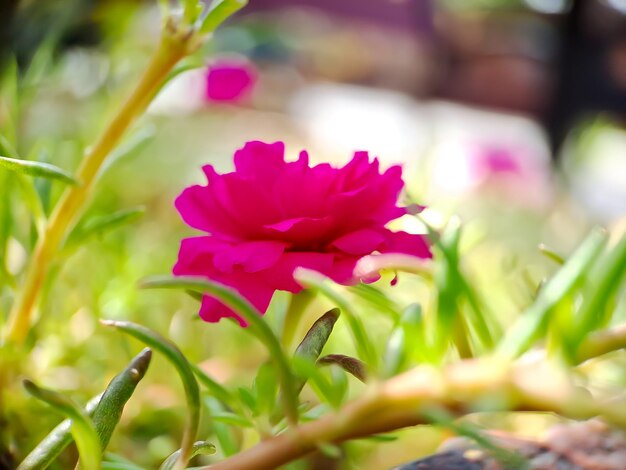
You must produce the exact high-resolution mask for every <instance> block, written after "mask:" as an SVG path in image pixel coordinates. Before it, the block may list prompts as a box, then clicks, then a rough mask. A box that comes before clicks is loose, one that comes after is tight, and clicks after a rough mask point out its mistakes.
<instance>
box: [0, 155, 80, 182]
mask: <svg viewBox="0 0 626 470" xmlns="http://www.w3.org/2000/svg"><path fill="white" fill-rule="evenodd" d="M0 167H2V168H6V169H7V170H10V171H14V172H16V173H19V174H22V175H28V176H38V177H41V178H47V179H53V180H58V181H62V182H63V183H67V184H78V181H77V180H76V179H75V178H74V176H72V174H71V173H69V172H67V171H65V170H62V169H61V168H59V167H57V166H54V165H51V164H50V163H44V162H35V161H31V160H20V159H19V158H9V157H1V156H0Z"/></svg>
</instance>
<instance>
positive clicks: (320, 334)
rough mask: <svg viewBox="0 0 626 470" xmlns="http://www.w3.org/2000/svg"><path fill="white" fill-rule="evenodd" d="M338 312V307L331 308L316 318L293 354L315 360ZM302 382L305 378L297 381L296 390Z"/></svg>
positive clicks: (303, 382) (331, 329)
mask: <svg viewBox="0 0 626 470" xmlns="http://www.w3.org/2000/svg"><path fill="white" fill-rule="evenodd" d="M339 313H340V310H339V309H338V308H333V309H332V310H329V311H328V312H326V313H325V314H324V315H322V316H321V317H320V318H318V319H317V320H316V322H315V323H313V326H311V328H310V329H309V331H308V332H307V334H306V335H305V337H304V339H303V340H302V342H301V343H300V344H299V345H298V347H297V348H296V352H295V355H296V356H297V357H300V358H303V359H305V360H309V361H311V362H313V363H314V362H315V361H317V358H318V357H319V356H320V354H321V352H322V349H324V346H325V345H326V342H327V341H328V338H329V337H330V334H331V333H332V331H333V327H334V326H335V323H336V322H337V319H338V318H339ZM304 384H305V380H302V379H300V380H299V381H298V382H297V384H296V390H297V392H298V393H300V391H301V390H302V387H304Z"/></svg>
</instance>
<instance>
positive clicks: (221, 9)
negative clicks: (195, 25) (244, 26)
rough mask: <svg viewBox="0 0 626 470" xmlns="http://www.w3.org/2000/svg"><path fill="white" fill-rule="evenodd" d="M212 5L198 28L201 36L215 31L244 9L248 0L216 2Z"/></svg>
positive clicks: (222, 0)
mask: <svg viewBox="0 0 626 470" xmlns="http://www.w3.org/2000/svg"><path fill="white" fill-rule="evenodd" d="M214 3H215V6H212V8H211V9H210V10H209V12H208V14H207V16H206V18H204V21H203V22H202V26H201V27H200V31H201V32H202V33H203V34H207V33H211V32H213V31H215V29H216V28H217V27H218V26H219V25H221V24H222V23H223V22H224V21H226V20H227V19H228V18H229V17H231V16H232V15H234V14H235V13H237V12H238V11H239V10H241V9H242V8H243V7H245V6H246V5H247V4H248V0H221V1H219V0H218V1H216V2H214Z"/></svg>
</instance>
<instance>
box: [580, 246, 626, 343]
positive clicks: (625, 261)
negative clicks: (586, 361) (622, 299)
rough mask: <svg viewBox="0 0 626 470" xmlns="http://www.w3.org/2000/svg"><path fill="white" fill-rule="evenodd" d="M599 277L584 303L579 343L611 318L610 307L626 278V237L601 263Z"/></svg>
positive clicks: (581, 313)
mask: <svg viewBox="0 0 626 470" xmlns="http://www.w3.org/2000/svg"><path fill="white" fill-rule="evenodd" d="M600 268H601V269H599V277H598V279H596V281H597V283H596V284H595V285H594V286H593V291H592V292H591V294H590V295H588V296H587V297H586V298H585V300H584V301H583V304H582V307H581V310H580V313H579V318H580V326H579V327H578V334H577V341H576V342H577V343H579V342H580V341H581V340H582V339H583V338H584V337H585V335H587V334H588V333H589V332H590V331H592V330H594V329H597V328H599V327H603V326H606V325H607V323H608V322H609V320H610V318H609V316H610V311H609V310H610V309H609V308H608V307H609V305H610V304H611V303H612V300H613V298H614V297H615V294H616V293H617V292H618V290H619V286H620V285H621V283H622V281H623V280H624V278H625V277H626V235H623V236H622V238H621V240H619V242H618V243H617V245H615V247H614V248H613V249H612V250H611V251H610V252H609V253H607V254H606V255H605V256H604V258H603V259H602V260H601V262H600Z"/></svg>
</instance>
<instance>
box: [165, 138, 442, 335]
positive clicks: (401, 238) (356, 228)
mask: <svg viewBox="0 0 626 470" xmlns="http://www.w3.org/2000/svg"><path fill="white" fill-rule="evenodd" d="M284 150H285V148H284V144H283V143H282V142H276V143H274V144H265V143H263V142H248V143H247V144H246V145H245V146H244V147H243V148H242V149H240V150H238V151H237V152H236V153H235V171H234V172H232V173H226V174H223V175H219V174H217V173H216V172H215V170H214V169H213V167H212V166H211V165H207V166H205V167H203V170H204V173H205V175H206V177H207V179H208V185H206V186H191V187H189V188H187V189H185V190H184V191H183V193H182V194H181V195H180V196H178V198H177V199H176V208H177V209H178V211H179V212H180V214H181V216H182V218H183V220H184V221H185V222H186V223H187V224H188V225H190V226H191V227H193V228H196V229H198V230H201V231H203V232H207V233H208V234H207V235H203V236H198V237H193V238H187V239H185V240H183V241H182V243H181V247H180V252H179V255H178V262H177V263H176V265H175V266H174V274H175V275H195V276H204V277H207V278H209V279H212V280H215V281H217V282H220V283H222V284H225V285H228V286H231V287H233V288H234V289H236V290H237V291H238V292H239V293H240V294H241V295H242V296H244V297H246V298H247V299H248V300H249V301H250V302H251V303H252V304H253V305H254V306H255V307H256V308H257V309H258V310H259V311H260V312H265V311H266V310H267V307H268V305H269V303H270V300H271V298H272V295H273V293H274V292H275V291H276V290H285V291H289V292H293V293H296V292H299V291H300V290H302V287H301V286H300V285H299V284H298V283H297V282H296V281H295V280H294V278H293V272H294V270H295V269H296V268H297V267H304V268H308V269H313V270H316V271H319V272H321V273H323V274H325V275H326V276H329V277H330V278H332V279H333V280H335V281H336V282H338V283H341V284H344V285H349V284H353V283H356V282H358V281H359V279H356V278H355V277H354V274H353V271H354V268H355V265H356V263H357V261H358V260H359V259H360V258H362V257H363V256H366V255H370V254H372V253H373V252H380V253H405V254H409V255H414V256H418V257H420V258H430V257H431V253H430V249H429V246H428V242H427V241H426V239H425V237H424V236H423V235H411V234H409V233H406V232H392V231H390V230H389V229H387V228H385V225H386V224H387V223H388V222H389V221H391V220H393V219H396V218H398V217H400V216H401V215H403V214H405V213H407V209H406V208H403V207H398V206H397V205H396V202H397V199H398V195H399V193H400V191H401V190H402V187H403V185H404V183H403V181H402V178H401V169H400V167H399V166H393V167H391V168H389V169H388V170H387V171H385V172H383V173H380V172H379V169H378V160H376V159H374V160H373V161H371V162H370V160H369V156H368V154H367V153H366V152H356V153H355V154H354V157H353V158H352V160H351V161H350V162H349V163H348V164H347V165H345V166H344V167H342V168H333V167H331V166H330V165H329V164H320V165H316V166H313V167H311V166H309V161H308V155H307V153H306V152H301V153H300V158H299V159H298V160H297V161H295V162H289V163H288V162H285V160H284ZM373 280H374V279H372V278H371V277H370V278H368V279H366V280H365V281H366V282H371V281H373ZM200 316H201V317H202V318H203V319H204V320H205V321H209V322H216V321H218V320H219V319H220V318H223V317H234V318H236V319H237V320H239V322H240V323H241V324H242V325H243V326H245V322H244V321H243V320H242V319H241V318H239V317H238V316H237V315H236V314H235V313H234V312H232V311H231V310H229V309H228V308H227V307H225V306H224V305H222V304H221V303H220V302H219V301H217V300H216V299H214V298H211V297H208V296H205V297H204V298H203V301H202V306H201V308H200Z"/></svg>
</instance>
